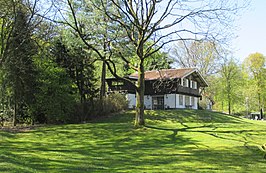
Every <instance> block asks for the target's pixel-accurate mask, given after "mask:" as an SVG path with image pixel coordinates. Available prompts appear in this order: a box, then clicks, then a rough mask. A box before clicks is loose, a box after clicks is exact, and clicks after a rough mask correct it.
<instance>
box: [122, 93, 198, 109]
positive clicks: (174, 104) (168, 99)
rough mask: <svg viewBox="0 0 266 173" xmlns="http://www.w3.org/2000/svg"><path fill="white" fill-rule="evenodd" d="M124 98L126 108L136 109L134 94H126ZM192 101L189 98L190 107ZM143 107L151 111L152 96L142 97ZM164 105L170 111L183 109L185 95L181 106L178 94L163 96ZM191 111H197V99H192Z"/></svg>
mask: <svg viewBox="0 0 266 173" xmlns="http://www.w3.org/2000/svg"><path fill="white" fill-rule="evenodd" d="M126 98H127V100H128V102H129V103H128V108H130V109H133V108H135V107H136V97H135V94H127V95H126ZM191 101H192V96H191V97H190V105H192V103H191ZM144 105H145V108H146V109H152V96H150V95H145V96H144ZM164 105H165V108H167V106H169V108H170V109H174V108H186V107H185V95H183V105H179V94H165V95H164ZM192 109H198V98H197V97H194V105H193V107H192Z"/></svg>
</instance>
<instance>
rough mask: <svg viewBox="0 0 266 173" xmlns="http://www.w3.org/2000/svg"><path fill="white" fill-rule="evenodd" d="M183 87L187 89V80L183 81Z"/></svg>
mask: <svg viewBox="0 0 266 173" xmlns="http://www.w3.org/2000/svg"><path fill="white" fill-rule="evenodd" d="M183 86H184V87H188V79H183Z"/></svg>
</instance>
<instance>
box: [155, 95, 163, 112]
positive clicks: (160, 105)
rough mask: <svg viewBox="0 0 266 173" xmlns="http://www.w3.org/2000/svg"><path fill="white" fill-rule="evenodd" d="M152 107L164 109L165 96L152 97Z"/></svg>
mask: <svg viewBox="0 0 266 173" xmlns="http://www.w3.org/2000/svg"><path fill="white" fill-rule="evenodd" d="M152 109H164V97H163V96H156V97H152Z"/></svg>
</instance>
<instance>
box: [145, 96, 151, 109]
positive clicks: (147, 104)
mask: <svg viewBox="0 0 266 173" xmlns="http://www.w3.org/2000/svg"><path fill="white" fill-rule="evenodd" d="M144 105H145V108H146V109H152V97H151V96H150V95H146V96H144Z"/></svg>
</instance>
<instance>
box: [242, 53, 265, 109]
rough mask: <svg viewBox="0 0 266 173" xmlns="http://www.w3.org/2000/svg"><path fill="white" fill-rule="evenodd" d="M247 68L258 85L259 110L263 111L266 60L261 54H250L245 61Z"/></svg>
mask: <svg viewBox="0 0 266 173" xmlns="http://www.w3.org/2000/svg"><path fill="white" fill-rule="evenodd" d="M245 66H246V68H247V69H248V71H249V73H250V76H251V77H252V78H253V82H254V83H255V85H256V95H257V101H258V109H263V105H264V103H263V102H264V101H265V100H266V98H265V86H266V83H265V80H266V75H265V71H266V69H265V66H266V58H265V56H264V55H262V54H261V53H254V54H250V55H249V56H248V57H247V58H246V59H245Z"/></svg>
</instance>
